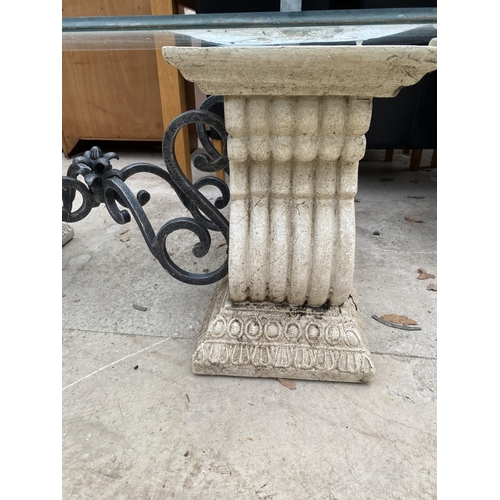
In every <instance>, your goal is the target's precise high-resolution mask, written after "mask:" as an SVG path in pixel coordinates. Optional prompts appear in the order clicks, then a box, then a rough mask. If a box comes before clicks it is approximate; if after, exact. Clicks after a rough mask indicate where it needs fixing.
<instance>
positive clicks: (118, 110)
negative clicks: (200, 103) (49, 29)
mask: <svg viewBox="0 0 500 500" xmlns="http://www.w3.org/2000/svg"><path fill="white" fill-rule="evenodd" d="M184 3H186V2H184ZM179 9H182V8H181V7H179V5H178V4H177V2H174V1H172V0H87V1H85V2H83V1H75V0H63V2H62V15H63V17H92V16H133V15H169V14H177V13H179V12H180V10H179ZM180 13H182V12H180ZM194 107H195V104H194V88H193V85H192V84H191V83H189V82H186V81H185V80H184V78H183V77H182V75H181V74H180V73H179V71H178V70H177V69H176V68H174V67H172V66H170V65H169V64H167V63H166V62H165V61H164V59H163V57H162V55H161V42H160V41H159V42H158V43H156V46H155V44H154V43H153V42H152V46H151V47H150V49H146V50H94V51H63V53H62V148H63V152H64V154H65V155H66V156H70V155H71V154H72V150H73V148H74V147H75V146H76V144H77V143H78V141H79V140H80V139H89V140H92V139H94V140H126V141H161V139H162V138H163V133H164V132H165V129H166V127H167V126H168V124H169V123H170V122H171V121H172V120H173V119H174V118H175V117H176V116H178V115H179V114H181V113H182V112H184V111H186V110H187V109H194ZM188 130H189V129H188V127H184V129H183V130H182V131H181V132H180V133H179V135H178V137H177V141H176V154H177V159H178V161H179V164H180V166H181V168H182V170H183V171H184V173H185V174H186V175H187V176H188V178H190V177H191V169H190V152H191V151H192V150H194V149H195V148H196V144H197V143H196V137H195V136H193V134H189V131H188ZM190 135H191V137H190Z"/></svg>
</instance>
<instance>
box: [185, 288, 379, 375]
mask: <svg viewBox="0 0 500 500" xmlns="http://www.w3.org/2000/svg"><path fill="white" fill-rule="evenodd" d="M193 372H194V373H197V374H204V375H229V376H241V377H268V378H289V379H302V380H304V379H305V380H323V381H339V382H370V381H371V380H372V379H373V376H374V373H375V371H374V367H373V363H372V361H371V360H370V351H369V349H368V342H367V340H366V336H365V332H364V324H363V320H362V318H361V315H360V314H359V312H358V307H357V305H356V300H355V298H353V295H351V296H350V297H349V298H348V300H347V301H346V302H345V303H344V304H343V305H342V306H330V307H327V306H324V307H320V308H311V307H295V306H290V305H288V304H274V303H271V302H258V303H252V302H232V301H231V299H230V298H229V294H228V283H227V279H225V280H223V281H222V282H220V283H219V284H218V286H217V288H216V289H215V291H214V294H213V296H212V299H211V301H210V305H209V307H208V310H207V313H206V316H205V319H204V321H203V323H202V326H201V333H200V337H199V339H198V344H197V346H196V350H195V352H194V355H193Z"/></svg>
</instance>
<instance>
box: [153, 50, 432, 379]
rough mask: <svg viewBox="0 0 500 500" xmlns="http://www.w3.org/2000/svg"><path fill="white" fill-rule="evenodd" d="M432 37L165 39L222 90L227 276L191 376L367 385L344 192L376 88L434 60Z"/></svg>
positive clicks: (381, 93)
mask: <svg viewBox="0 0 500 500" xmlns="http://www.w3.org/2000/svg"><path fill="white" fill-rule="evenodd" d="M436 50H437V49H436V47H417V46H415V47H401V46H394V47H393V46H371V47H365V46H315V47H305V46H298V47H203V48H197V47H164V49H163V53H164V56H165V58H166V59H167V61H169V62H170V63H171V64H173V65H174V66H177V67H178V68H179V69H180V71H181V72H182V74H183V75H184V77H185V78H186V79H188V80H191V81H195V82H196V83H198V84H199V86H200V88H201V89H202V90H203V91H204V92H206V93H207V94H219V95H224V96H225V104H224V110H225V121H226V129H227V132H228V134H229V135H228V144H227V154H228V158H229V161H230V172H231V174H230V192H231V205H230V237H229V262H228V264H229V273H228V279H227V281H224V282H222V283H220V284H219V286H218V287H217V289H216V291H215V293H214V296H213V297H212V301H211V304H210V307H209V309H208V311H207V315H206V318H205V321H204V323H203V325H202V329H201V333H200V338H199V341H198V345H197V348H196V352H195V354H194V356H193V371H194V372H195V373H202V374H213V375H241V376H251V377H279V378H299V379H313V380H329V381H344V382H368V381H370V380H371V379H372V378H373V374H374V367H373V364H372V362H371V360H370V358H369V350H368V343H367V340H366V336H365V332H364V325H363V322H362V319H361V316H360V314H359V312H358V307H357V303H356V299H355V296H356V294H355V290H354V285H353V275H354V255H355V210H354V195H355V194H356V191H357V175H358V172H357V171H358V162H359V160H360V159H361V158H362V157H363V155H364V152H365V144H366V141H365V137H364V134H365V133H366V131H367V130H368V128H369V125H370V118H371V106H372V98H373V97H392V96H395V95H396V94H397V93H398V92H399V90H400V89H401V88H402V87H403V86H406V85H412V84H414V83H416V82H418V80H420V78H422V76H424V75H425V73H427V72H429V71H433V70H434V69H435V68H436Z"/></svg>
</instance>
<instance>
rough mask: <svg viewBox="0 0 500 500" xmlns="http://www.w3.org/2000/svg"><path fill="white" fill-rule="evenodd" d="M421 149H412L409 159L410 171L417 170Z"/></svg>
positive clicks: (420, 158)
mask: <svg viewBox="0 0 500 500" xmlns="http://www.w3.org/2000/svg"><path fill="white" fill-rule="evenodd" d="M422 151H423V149H412V150H411V159H410V170H418V169H419V168H420V160H422Z"/></svg>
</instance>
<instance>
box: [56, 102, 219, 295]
mask: <svg viewBox="0 0 500 500" xmlns="http://www.w3.org/2000/svg"><path fill="white" fill-rule="evenodd" d="M221 102H223V97H219V96H212V97H209V98H208V99H206V101H205V102H204V103H203V104H202V106H201V107H200V109H199V110H194V111H187V112H185V113H183V114H181V115H179V116H178V117H177V118H176V119H174V120H173V121H172V123H171V124H170V125H169V127H168V128H167V130H166V131H165V135H164V137H163V141H162V154H163V159H164V161H165V166H166V170H165V169H163V168H161V167H158V166H156V165H153V164H150V163H143V162H140V163H134V164H131V165H128V166H126V167H124V168H123V169H121V170H116V169H114V168H112V166H111V160H113V159H115V158H116V159H118V155H116V154H115V153H105V154H103V153H102V151H101V150H100V149H99V148H98V147H96V146H94V147H93V148H92V149H91V150H90V151H86V152H85V153H84V154H83V155H82V156H78V157H76V158H74V159H73V161H72V163H71V165H70V167H69V168H68V172H67V175H66V176H63V179H62V199H63V213H62V219H63V221H64V222H70V223H72V222H78V221H80V220H82V219H84V218H85V217H86V216H87V215H88V214H89V213H90V211H91V210H92V208H94V207H98V206H99V205H100V204H101V203H104V204H105V205H106V208H107V209H108V212H109V213H110V215H111V217H112V218H113V220H115V222H117V223H118V224H126V223H128V222H130V221H131V219H132V216H133V217H134V219H135V221H136V222H137V224H138V226H139V228H140V230H141V232H142V235H143V237H144V240H145V241H146V243H147V245H148V247H149V249H150V251H151V253H152V254H153V255H154V256H155V257H156V258H157V260H158V261H159V262H160V264H161V265H162V266H163V268H165V269H166V270H167V271H168V272H169V273H170V274H171V275H172V276H173V277H174V278H176V279H178V280H180V281H183V282H185V283H190V284H194V285H208V284H210V283H215V282H216V281H219V280H220V279H222V278H223V277H224V276H226V275H227V270H228V268H227V257H226V260H225V262H224V263H223V264H222V265H221V266H220V267H219V268H218V269H216V270H215V271H212V272H208V273H203V274H202V273H192V272H190V271H186V270H184V269H182V268H181V267H179V266H178V265H177V264H176V263H175V262H174V261H173V260H172V258H171V257H170V255H169V252H168V251H167V248H166V240H167V237H168V236H169V235H170V234H172V233H173V232H175V231H178V230H180V229H184V230H188V231H191V232H192V233H194V234H195V235H196V236H197V238H198V243H196V244H195V245H194V247H193V248H192V253H193V255H194V256H195V257H197V258H201V257H204V256H205V255H207V254H208V252H209V250H210V247H211V242H212V238H211V235H210V231H216V232H220V233H221V234H222V235H223V236H224V238H225V240H226V243H227V244H228V245H229V222H228V221H227V219H226V218H225V217H224V215H223V214H222V213H221V212H220V209H222V208H224V207H226V206H227V204H228V203H229V188H228V186H227V184H226V183H225V182H224V181H223V180H221V179H219V178H217V177H215V176H205V177H201V178H200V179H198V180H197V181H195V182H194V183H191V182H190V181H189V179H188V178H187V177H186V176H185V175H184V173H183V172H182V170H181V168H180V166H179V164H178V162H177V158H176V156H175V151H174V143H175V138H176V137H177V134H178V133H179V131H180V130H181V129H182V128H183V127H184V126H186V125H188V124H191V123H194V124H196V130H197V133H198V134H199V138H200V142H201V144H202V146H203V147H204V148H205V151H206V154H201V155H198V156H196V157H195V158H194V160H193V165H194V166H195V167H196V168H197V169H198V170H200V171H203V172H209V173H211V172H217V171H219V170H224V171H225V172H226V173H228V174H229V161H228V159H227V149H226V144H227V132H226V130H225V128H224V122H223V120H222V118H221V117H219V116H218V115H217V114H215V113H213V112H212V111H210V109H211V108H212V107H213V106H214V105H215V104H218V103H221ZM207 126H208V127H210V129H212V130H215V131H216V132H217V133H218V134H219V136H220V137H221V139H222V142H223V151H222V153H219V151H217V149H216V148H215V147H214V146H213V144H212V142H211V140H210V138H209V136H208V132H207V129H206V127H207ZM137 173H150V174H153V175H156V176H158V177H160V178H162V179H164V180H165V181H166V182H168V183H169V184H170V186H172V188H173V189H174V190H175V192H176V194H177V196H178V198H179V200H180V201H181V203H182V204H183V205H184V206H185V207H186V208H187V209H188V211H189V212H190V214H191V215H192V218H189V217H179V218H176V219H173V220H170V221H168V222H166V223H165V224H163V226H162V227H161V228H160V229H159V230H158V232H157V233H155V231H154V229H153V227H152V225H151V223H150V221H149V219H148V217H147V215H146V213H145V211H144V209H143V208H142V207H143V206H144V205H146V204H147V203H148V202H149V200H150V194H149V193H148V192H147V191H145V190H140V191H139V192H138V193H137V194H134V193H133V192H132V191H131V189H130V188H129V187H128V186H127V185H126V181H127V179H129V178H130V177H131V176H133V175H135V174H137ZM80 177H82V178H83V181H84V182H82V181H81V180H80V179H79V178H80ZM205 186H214V187H216V188H217V189H218V190H219V192H220V197H218V198H217V199H216V200H215V202H214V204H212V203H211V202H210V201H209V200H208V199H207V198H206V197H205V196H204V195H203V194H202V193H201V191H200V189H201V188H203V187H205ZM76 192H78V193H80V195H81V197H82V203H81V205H80V206H79V207H78V208H77V209H73V202H74V200H75V197H76ZM121 207H123V208H121Z"/></svg>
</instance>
